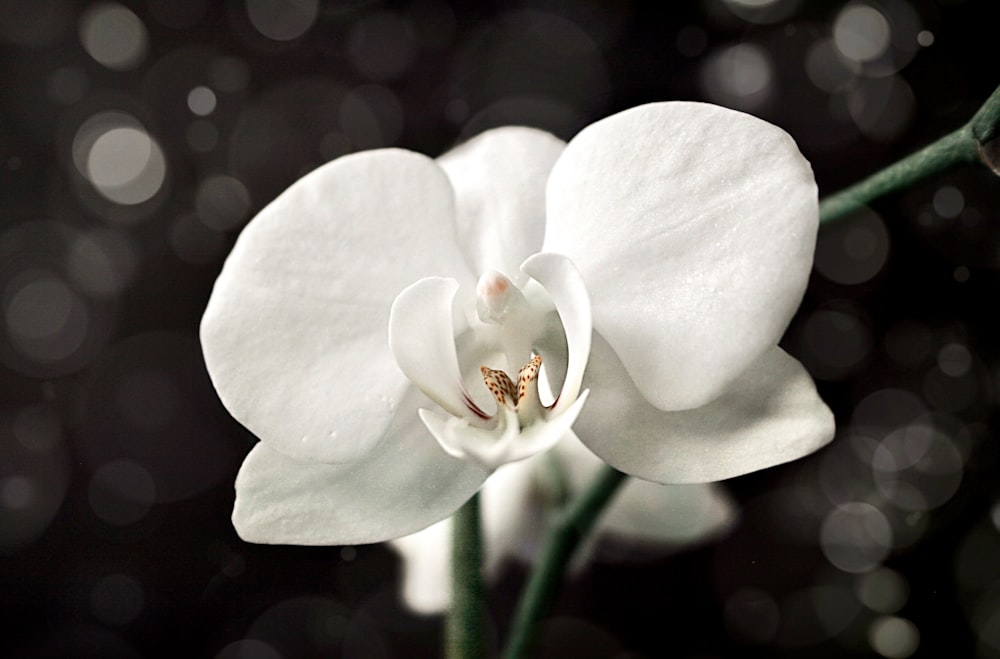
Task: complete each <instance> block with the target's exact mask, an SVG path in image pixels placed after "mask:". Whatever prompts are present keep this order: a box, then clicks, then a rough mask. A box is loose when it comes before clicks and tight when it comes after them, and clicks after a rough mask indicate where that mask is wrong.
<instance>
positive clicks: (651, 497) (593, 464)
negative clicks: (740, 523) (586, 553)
mask: <svg viewBox="0 0 1000 659" xmlns="http://www.w3.org/2000/svg"><path fill="white" fill-rule="evenodd" d="M551 456H552V460H553V463H554V465H555V467H556V468H558V469H560V470H561V473H562V475H563V478H565V483H564V487H565V488H566V490H567V492H566V494H565V495H564V496H569V495H572V496H579V494H580V492H582V491H583V490H584V489H585V488H586V487H588V485H589V483H590V482H591V481H592V479H593V478H594V477H595V476H596V475H597V472H598V471H599V470H600V469H602V468H604V467H605V463H604V462H603V461H602V460H601V459H600V458H598V457H597V456H595V455H594V454H593V453H592V452H591V451H590V450H589V449H587V447H586V446H584V445H583V444H582V443H581V442H580V440H579V439H578V438H577V437H575V436H574V435H573V434H572V433H570V434H569V435H568V436H567V437H566V438H564V439H563V441H561V442H560V443H559V445H558V446H557V447H556V448H555V449H554V450H553V451H552V453H551ZM737 516H738V511H737V508H736V505H735V504H734V502H733V500H732V497H730V496H729V494H728V493H727V492H726V490H725V488H724V487H722V486H721V485H717V484H715V483H695V484H690V485H662V484H660V483H651V482H649V481H645V480H640V479H637V478H628V479H626V481H625V482H624V483H623V484H622V486H621V487H620V488H619V489H618V492H617V493H616V494H615V495H614V497H612V499H611V501H610V502H609V503H608V505H607V508H606V509H605V510H604V512H603V513H602V514H601V517H600V518H599V519H598V521H597V526H596V528H595V530H594V532H593V533H592V534H591V535H592V536H596V537H609V536H610V537H613V538H617V539H621V540H625V541H628V542H630V543H637V544H639V545H640V546H641V547H643V548H652V549H656V550H658V551H659V550H665V549H676V548H679V547H682V546H686V545H689V544H692V543H696V542H705V541H707V540H710V539H712V538H715V537H718V536H719V535H721V534H723V533H725V532H726V531H727V530H728V529H730V528H731V527H732V525H733V524H734V523H735V522H736V519H737ZM589 548H590V549H593V547H589Z"/></svg>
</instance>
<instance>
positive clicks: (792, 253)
mask: <svg viewBox="0 0 1000 659" xmlns="http://www.w3.org/2000/svg"><path fill="white" fill-rule="evenodd" d="M547 201H548V215H547V224H546V232H545V243H544V249H545V250H546V251H553V252H558V253H561V254H566V255H567V256H569V257H570V258H572V259H573V262H574V263H575V264H576V266H577V267H578V268H579V270H580V273H581V274H582V275H583V279H584V281H585V282H586V286H587V290H588V291H589V293H590V299H591V303H592V305H593V314H594V329H595V330H596V331H597V332H599V333H600V334H601V335H603V336H604V337H605V338H606V339H607V341H608V343H610V344H611V346H612V347H613V348H614V350H615V352H616V353H617V354H618V356H619V357H620V358H621V360H622V363H624V364H625V367H626V368H627V369H628V372H629V374H630V375H631V377H632V379H633V380H634V381H635V383H636V385H637V387H638V389H639V391H641V392H642V395H643V396H645V397H646V399H647V400H648V401H649V402H651V403H652V404H653V405H655V406H657V407H659V408H660V409H664V410H681V409H690V408H694V407H698V406H701V405H704V404H705V403H707V402H709V401H711V400H712V399H714V398H715V397H717V396H719V395H720V394H721V393H722V392H723V391H724V390H725V389H726V388H727V387H728V386H729V384H730V383H732V382H734V381H735V380H736V379H737V378H738V377H739V376H740V375H741V374H742V373H743V372H744V371H745V370H746V369H747V368H748V367H749V366H750V365H751V364H752V363H754V362H755V361H756V360H758V359H759V358H760V357H761V356H762V355H764V354H765V353H766V352H767V351H769V350H770V349H771V348H772V347H773V346H774V345H775V344H777V342H778V339H779V338H780V337H781V335H782V333H783V331H784V329H785V327H786V325H787V324H788V322H789V320H790V319H791V317H792V315H793V314H794V313H795V310H796V308H797V307H798V304H799V302H800V301H801V298H802V294H803V292H804V290H805V287H806V283H807V280H808V277H809V272H810V269H811V266H812V258H813V249H814V246H815V241H816V230H817V226H818V206H817V198H816V184H815V181H814V180H813V174H812V169H811V168H810V166H809V163H808V162H807V161H806V160H805V158H803V157H802V155H801V154H800V153H799V151H798V148H797V147H796V146H795V142H794V141H793V140H792V139H791V137H789V136H788V135H787V134H786V133H785V132H784V131H782V130H781V129H779V128H777V127H775V126H772V125H771V124H768V123H766V122H764V121H761V120H759V119H756V118H754V117H752V116H749V115H746V114H743V113H740V112H736V111H733V110H728V109H725V108H720V107H717V106H712V105H706V104H701V103H683V102H672V103H654V104H649V105H643V106H639V107H636V108H632V109H630V110H626V111H624V112H621V113H619V114H616V115H613V116H611V117H609V118H607V119H604V120H602V121H599V122H597V123H595V124H592V125H591V126H589V127H587V128H585V129H584V130H583V131H581V132H580V133H579V134H578V135H577V136H576V137H575V138H574V139H573V140H572V141H571V142H570V143H569V145H568V146H567V147H566V150H565V151H564V152H563V155H562V156H561V157H560V159H559V161H558V162H557V163H556V165H555V167H554V168H553V170H552V174H551V176H550V178H549V184H548V190H547ZM609 441H612V440H611V439H609Z"/></svg>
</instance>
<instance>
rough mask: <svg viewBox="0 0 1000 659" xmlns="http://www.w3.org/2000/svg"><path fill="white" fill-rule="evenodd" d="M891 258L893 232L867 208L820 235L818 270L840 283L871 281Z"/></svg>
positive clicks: (854, 283)
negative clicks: (891, 235)
mask: <svg viewBox="0 0 1000 659" xmlns="http://www.w3.org/2000/svg"><path fill="white" fill-rule="evenodd" d="M888 258H889V231H888V230H887V229H886V226H885V222H883V221H882V218H881V217H879V216H878V215H877V214H876V213H875V212H873V211H872V210H870V209H868V208H863V209H860V210H858V211H856V212H855V213H853V214H852V215H851V216H850V217H849V218H847V219H845V221H842V222H839V223H837V224H836V225H834V226H831V227H830V228H829V229H828V230H827V231H823V232H822V233H820V236H819V238H818V240H817V243H816V259H815V262H814V263H815V266H816V270H817V271H818V272H819V273H820V274H821V275H823V276H824V277H826V278H827V279H829V280H830V281H833V282H836V283H838V284H847V285H857V284H863V283H865V282H867V281H870V280H871V279H872V278H873V277H875V276H876V275H877V274H878V273H879V272H881V270H882V268H883V267H885V264H886V261H887V260H888Z"/></svg>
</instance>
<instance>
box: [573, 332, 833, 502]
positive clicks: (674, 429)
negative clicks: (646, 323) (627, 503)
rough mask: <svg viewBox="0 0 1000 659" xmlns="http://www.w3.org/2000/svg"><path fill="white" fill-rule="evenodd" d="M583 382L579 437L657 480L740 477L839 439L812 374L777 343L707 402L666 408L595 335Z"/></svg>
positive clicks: (619, 465)
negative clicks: (586, 391) (586, 395)
mask: <svg viewBox="0 0 1000 659" xmlns="http://www.w3.org/2000/svg"><path fill="white" fill-rule="evenodd" d="M585 384H587V385H589V386H590V387H591V391H590V399H589V400H588V401H587V405H586V406H585V407H584V408H583V411H582V412H581V414H580V418H579V419H578V420H577V423H576V426H575V431H576V434H577V436H578V437H579V438H580V440H581V441H582V442H583V443H584V444H586V445H587V446H588V447H589V448H590V449H591V450H592V451H594V453H596V454H597V455H598V456H599V457H600V458H602V459H603V460H605V461H607V462H608V464H610V465H611V466H613V467H615V468H616V469H620V470H621V471H624V472H626V473H629V474H632V475H633V476H638V477H639V478H644V479H646V480H650V481H655V482H658V483H705V482H711V481H719V480H724V479H726V478H732V477H734V476H740V475H742V474H747V473H750V472H752V471H757V470H758V469H766V468H768V467H773V466H775V465H778V464H782V463H784V462H790V461H791V460H797V459H798V458H801V457H803V456H805V455H808V454H810V453H812V452H813V451H815V450H817V449H818V448H820V447H821V446H823V445H824V444H826V443H827V442H829V441H830V440H831V439H832V438H833V433H834V423H833V414H832V413H831V412H830V410H829V408H827V406H826V405H825V404H824V403H823V401H822V400H821V399H820V397H819V396H818V394H817V393H816V387H815V386H814V385H813V381H812V378H810V377H809V373H807V372H806V370H805V369H804V368H803V367H802V365H801V364H799V362H798V361H796V360H795V359H794V358H793V357H790V356H789V355H788V354H787V353H785V351H783V350H781V349H780V348H777V347H775V348H772V349H771V350H770V351H769V352H767V353H765V354H764V356H763V357H761V358H760V359H758V360H757V361H756V362H755V363H754V364H752V365H751V367H750V368H749V369H747V370H746V372H745V373H744V374H743V375H742V376H740V378H739V379H738V380H737V381H736V382H734V383H733V385H732V386H731V387H730V388H729V389H728V390H726V392H725V393H724V394H723V395H722V396H719V397H718V398H717V399H716V400H714V401H712V402H711V403H709V404H708V405H705V406H703V407H699V408H698V409H694V410H686V411H682V412H664V411H662V410H659V409H657V408H655V407H653V406H652V405H650V404H649V403H648V402H647V401H646V400H645V398H643V396H642V395H641V394H640V393H639V391H638V390H637V389H636V388H635V385H634V384H633V383H632V380H631V378H630V377H629V374H628V373H627V372H626V370H625V368H624V366H623V365H622V363H621V362H620V361H619V360H618V359H617V358H616V357H615V354H614V352H613V351H612V350H611V348H610V346H608V344H607V342H605V341H604V340H603V339H602V338H601V337H600V336H596V335H595V336H594V342H593V350H592V352H591V355H590V367H589V368H588V371H587V378H585Z"/></svg>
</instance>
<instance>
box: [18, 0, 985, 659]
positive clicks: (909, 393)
mask: <svg viewBox="0 0 1000 659" xmlns="http://www.w3.org/2000/svg"><path fill="white" fill-rule="evenodd" d="M991 4H993V3H990V2H987V1H981V2H975V1H973V0H966V1H961V0H925V1H916V2H904V1H902V0H864V2H863V3H846V2H805V1H803V2H794V1H790V0H776V1H774V2H768V1H766V0H742V2H737V1H736V0H704V1H702V2H690V3H682V2H678V3H649V4H645V5H644V4H641V3H628V2H612V1H610V0H606V1H602V0H586V1H582V2H574V1H571V0H547V1H546V0H538V1H536V2H511V3H500V2H494V3H478V4H476V5H472V4H471V3H470V4H453V5H450V4H448V3H446V2H443V1H442V0H413V1H412V2H402V3H388V2H376V1H374V0H345V1H343V2H329V3H322V5H321V6H317V5H316V4H315V3H314V2H309V1H306V0H299V1H298V2H279V1H277V0H273V1H272V0H246V1H245V2H242V1H236V0H232V1H229V2H218V3H212V2H208V0H178V1H176V2H169V1H167V0H149V1H148V2H128V3H123V4H115V3H91V4H81V3H74V2H70V1H69V0H0V303H2V309H3V317H2V322H0V325H2V330H3V337H2V339H0V361H2V371H0V372H2V380H0V391H2V403H0V594H2V596H0V630H2V631H0V656H4V657H7V656H10V657H63V656H92V657H178V656H198V657H219V658H220V659H231V658H234V657H252V658H254V659H274V658H277V657H285V658H292V657H310V656H332V657H336V656H342V657H354V658H358V657H365V658H367V657H375V658H380V657H414V656H435V655H436V654H437V647H438V645H439V637H440V619H439V618H433V617H431V618H421V617H416V616H413V615H411V614H408V613H406V612H405V610H404V608H403V607H402V606H401V604H400V603H399V602H398V598H397V593H396V587H397V577H398V563H397V560H396V558H395V556H394V555H393V554H392V553H391V552H390V551H388V550H387V549H385V548H384V547H382V546H364V547H348V548H337V547H334V548H300V547H261V546H254V545H248V544H244V543H243V542H241V541H240V540H239V539H238V538H237V537H236V535H235V533H234V531H233V530H232V528H231V525H230V523H229V512H230V508H231V505H232V500H233V490H232V482H233V479H234V477H235V474H236V470H237V469H238V467H239V464H240V461H241V459H242V457H243V455H245V453H246V452H247V451H248V449H249V447H250V446H251V445H252V442H253V438H252V437H250V436H249V435H248V434H247V433H246V431H244V430H242V429H241V428H240V427H238V426H237V424H235V423H234V422H233V421H231V419H230V418H229V416H228V414H227V413H226V412H225V410H224V409H223V408H222V407H221V405H220V404H219V402H218V400H217V398H216V396H215V394H214V392H213V390H212V388H211V386H210V384H209V383H208V380H207V376H206V374H205V372H204V367H203V364H202V361H201V356H200V350H199V347H198V340H197V325H198V320H199V317H200V314H201V311H202V309H203V308H204V305H205V303H206V301H207V299H208V294H209V291H210V288H211V285H212V282H213V280H214V277H215V276H216V274H217V273H218V271H219V269H220V267H221V264H222V261H223V259H224V258H225V255H226V254H227V252H228V249H229V247H230V245H231V244H232V242H233V240H234V239H235V237H236V235H237V234H238V232H239V230H240V228H241V227H242V226H243V224H245V223H246V221H248V220H249V218H250V217H252V216H253V214H254V213H255V212H256V211H257V210H258V209H260V208H261V207H262V206H263V205H264V204H266V203H267V202H268V201H269V200H270V199H272V198H273V197H274V196H275V195H276V194H278V193H279V192H280V191H281V190H282V189H284V188H285V187H286V186H287V185H288V184H289V183H291V182H292V181H294V180H295V179H296V178H298V177H299V176H301V175H302V174H303V173H305V172H307V171H309V170H310V169H312V168H313V167H315V166H317V165H319V164H320V163H322V162H324V161H326V160H329V159H331V158H333V157H336V156H338V155H341V154H343V153H347V152H350V151H355V150H359V149H367V148H375V147H380V146H387V145H398V146H403V147H406V148H411V149H414V150H418V151H422V152H425V153H428V154H432V155H435V154H439V153H441V152H442V151H444V150H446V149H447V148H449V147H450V146H451V145H453V144H455V143H456V142H457V141H459V140H461V139H463V138H464V137H467V136H470V135H472V134H475V133H477V132H479V131H480V130H482V129H484V128H487V127H491V126H496V125H503V124H511V123H517V124H527V125H532V126H537V127H540V128H545V129H547V130H550V131H552V132H553V133H555V134H557V135H559V136H560V137H562V138H564V139H568V138H569V137H571V136H572V135H573V134H574V133H575V132H576V131H578V130H579V129H580V128H581V127H583V126H585V125H586V124H588V123H590V122H592V121H594V120H596V119H598V118H600V117H603V116H606V115H608V114H610V113H613V112H615V111H618V110H621V109H624V108H627V107H629V106H632V105H635V104H639V103H643V102H648V101H659V100H671V99H685V100H707V101H711V102H715V103H719V104H722V105H727V106H730V107H735V108H739V109H744V110H746V111H749V112H752V113H753V114H756V115H758V116H760V117H763V118H765V119H767V120H769V121H771V122H773V123H775V124H777V125H779V126H782V127H783V128H785V129H786V130H787V131H789V132H790V133H791V134H792V135H793V136H794V137H795V139H796V140H797V141H798V144H799V146H800V148H801V150H802V151H803V152H804V153H805V155H806V156H807V157H808V158H809V159H810V161H811V162H812V163H813V167H814V169H815V171H816V176H817V180H818V182H819V186H820V191H821V195H823V194H828V193H830V192H833V191H836V190H837V189H839V188H840V187H842V186H844V185H846V184H849V183H851V182H853V181H856V180H858V179H860V178H861V177H863V176H865V175H866V174H868V173H870V172H873V171H876V170H878V169H879V168H881V167H883V166H885V165H887V164H889V163H890V162H893V161H894V160H895V159H897V158H898V157H900V156H902V155H904V154H906V153H908V152H910V151H912V150H913V149H915V148H917V147H919V146H921V145H923V144H925V143H927V142H929V141H931V140H933V139H935V138H936V137H938V136H940V135H943V134H945V133H946V132H948V131H950V130H952V129H954V128H956V127H957V126H959V125H960V124H961V123H963V122H964V121H966V120H967V119H968V118H969V117H970V116H971V115H972V113H973V112H974V111H975V109H976V108H977V107H978V106H979V104H980V103H981V102H982V101H983V100H984V99H985V98H986V97H987V96H988V95H989V93H990V92H991V91H992V89H993V88H994V87H995V86H996V85H997V83H998V81H1000V73H998V70H997V67H996V66H995V62H996V48H995V42H994V37H995V32H996V25H995V23H994V22H993V21H992V20H991V18H990V17H989V16H988V14H987V12H989V9H990V5H991ZM661 5H662V7H669V11H665V10H664V9H662V8H661V9H656V10H654V9H652V7H660V6H661ZM720 157H721V156H720ZM998 212H1000V181H997V180H996V178H995V176H994V175H993V174H991V173H989V172H988V171H987V170H985V169H983V168H976V167H965V168H961V169H959V170H955V171H952V172H949V173H947V174H944V175H940V176H935V177H933V178H931V179H929V180H927V181H925V182H923V183H921V184H919V185H917V186H915V187H914V188H913V189H911V190H909V191H906V192H904V193H900V194H896V195H892V196H890V197H887V198H885V199H883V200H880V201H879V202H877V203H876V204H874V205H873V206H872V208H871V209H870V210H869V211H867V212H865V213H862V214H859V215H857V216H855V217H853V218H851V219H849V220H847V221H843V222H840V223H838V224H837V225H834V226H830V227H826V228H824V229H823V230H822V232H821V236H820V241H819V246H818V249H817V266H816V273H815V274H814V276H813V280H812V282H811V286H810V289H809V291H808V293H807V296H806V300H805V302H804V304H803V306H802V309H801V311H800V313H799V315H798V317H797V318H796V319H795V321H794V322H793V323H792V326H791V327H790V329H789V331H788V334H787V336H786V339H785V342H784V345H785V346H786V348H787V349H788V350H789V351H790V352H792V353H793V354H795V355H796V356H797V357H799V358H800V359H801V360H802V361H803V362H804V363H805V364H806V366H807V367H808V368H809V369H810V371H811V372H812V373H813V375H814V377H815V378H816V379H817V383H818V385H819V388H820V391H821V393H822V395H823V396H824V398H825V399H826V400H827V401H828V402H829V404H830V406H831V407H832V408H833V409H834V411H835V413H836V415H837V420H838V428H839V431H838V436H837V439H836V440H835V441H834V442H833V444H831V446H829V447H828V448H826V449H825V450H823V451H821V452H820V453H818V454H817V455H815V456H811V457H810V458H808V459H805V460H802V461H799V462H797V463H794V464H791V465H786V466H783V467H779V468H775V469H771V470H768V471H765V472H762V473H758V474H752V475H749V476H745V477H743V478H739V479H735V480H733V481H730V482H729V483H727V485H728V487H729V489H730V491H731V492H732V494H733V495H734V497H735V498H736V499H737V500H738V501H739V502H740V504H741V506H742V508H743V512H742V519H741V522H740V524H739V526H738V527H737V528H736V529H735V530H734V531H733V532H732V533H731V534H729V535H728V536H727V537H726V538H724V539H722V540H720V541H718V542H715V543H713V544H711V545H708V546H704V547H700V548H695V549H691V550H688V551H686V552H683V553H680V554H676V555H674V556H671V557H667V558H661V559H644V560H641V561H631V562H621V561H611V560H605V561H600V562H598V563H597V564H595V565H593V566H591V567H590V568H589V569H587V570H586V571H585V572H583V573H582V574H581V575H580V576H578V577H576V578H574V579H572V580H571V582H570V584H569V585H568V587H567V588H566V589H565V590H564V591H563V596H562V599H561V600H560V602H559V604H558V607H557V612H556V614H557V617H556V618H554V619H553V620H552V621H551V622H550V624H549V625H548V626H547V632H546V634H547V636H546V643H547V646H546V647H547V648H548V649H547V650H546V651H545V653H544V656H550V657H618V658H620V659H625V658H638V657H665V656H671V657H731V656H739V657H752V656H761V657H826V656H829V657H841V656H853V655H859V656H880V655H884V656H910V655H913V654H914V653H915V655H916V656H982V657H995V656H1000V533H998V527H1000V485H998V483H997V475H998V473H1000V468H998V465H997V441H996V438H995V429H996V425H997V418H996V414H995V412H994V409H995V406H996V404H997V384H998V382H1000V381H998V375H1000V370H998V366H1000V345H998V341H997V336H998V329H1000V323H998V321H997V320H996V319H995V318H993V317H992V316H993V314H994V312H995V309H996V305H997V291H998V284H1000V276H998V273H997V270H996V267H997V265H998V262H1000V229H998V225H997V222H996V219H997V215H998ZM605 553H606V554H607V555H609V556H614V555H615V551H614V550H613V548H612V550H611V551H608V552H605ZM523 577H524V568H523V567H520V566H517V565H513V564H512V565H511V566H510V569H509V570H507V571H506V573H505V576H504V577H503V579H502V580H501V582H500V583H499V584H496V585H495V586H494V587H493V588H492V589H491V591H490V610H491V620H492V624H493V625H494V627H495V629H496V630H497V633H498V634H499V635H501V636H505V635H506V630H507V626H508V623H509V618H510V614H511V610H512V607H513V604H514V601H515V597H516V594H517V592H518V590H519V587H520V585H521V583H522V579H523Z"/></svg>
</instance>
